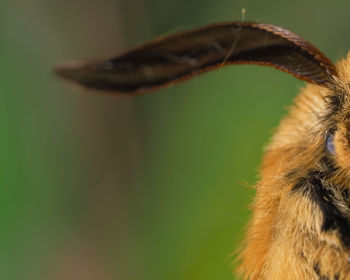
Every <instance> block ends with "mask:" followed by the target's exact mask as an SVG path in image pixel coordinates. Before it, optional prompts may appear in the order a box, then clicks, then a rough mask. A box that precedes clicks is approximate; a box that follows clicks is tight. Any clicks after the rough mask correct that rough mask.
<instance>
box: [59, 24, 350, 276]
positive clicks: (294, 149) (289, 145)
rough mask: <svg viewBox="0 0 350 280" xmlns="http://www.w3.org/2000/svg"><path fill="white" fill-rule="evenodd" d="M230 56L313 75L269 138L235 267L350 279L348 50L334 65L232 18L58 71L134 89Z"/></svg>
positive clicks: (280, 35) (77, 79)
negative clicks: (238, 264)
mask: <svg viewBox="0 0 350 280" xmlns="http://www.w3.org/2000/svg"><path fill="white" fill-rule="evenodd" d="M229 64H259V65H265V66H272V67H274V68H277V69H279V70H282V71H284V72H287V73H290V74H292V75H293V76H295V77H296V78H298V79H301V80H304V81H306V82H307V83H308V84H307V85H306V87H305V88H304V89H303V90H302V91H301V93H300V94H299V95H298V96H297V98H296V99H295V101H294V104H293V106H292V107H291V108H290V110H289V113H288V115H287V116H286V117H284V118H283V119H282V121H281V123H280V125H279V127H278V129H277V131H276V133H275V135H274V136H273V138H272V140H271V142H270V144H269V145H268V146H267V149H266V153H265V155H264V157H263V162H262V166H261V169H260V178H261V179H260V180H259V182H258V183H257V184H256V186H255V188H256V195H255V198H254V201H253V207H252V212H253V214H252V218H251V220H250V222H249V224H248V227H247V231H246V234H245V239H244V242H243V244H242V250H241V253H240V257H239V260H240V266H239V268H238V272H237V273H238V274H240V275H241V276H242V277H243V278H244V279H253V280H254V279H268V280H270V279H324V280H325V279H329V280H332V279H333V280H340V279H350V197H349V190H350V56H348V58H345V59H342V60H341V61H339V62H338V63H337V65H336V66H335V65H334V64H333V63H332V62H331V61H330V60H329V59H328V58H327V57H326V56H325V55H324V54H323V53H322V52H320V51H319V50H318V49H317V48H316V47H314V46H313V45H312V44H310V43H309V42H307V41H306V40H305V39H303V38H301V37H300V36H298V35H296V34H294V33H292V32H291V31H288V30H286V29H284V28H281V27H278V26H274V25H271V24H263V23H254V22H229V23H219V24H211V25H207V26H204V27H201V28H198V29H194V30H189V31H184V32H180V33H176V34H173V35H170V36H165V37H162V38H159V39H155V40H153V41H151V42H149V43H146V44H144V45H141V46H138V47H136V48H133V49H130V50H127V51H126V52H124V53H122V54H120V55H119V56H115V57H110V58H106V59H101V60H96V61H86V62H72V63H65V64H63V65H61V66H58V67H57V68H56V69H55V72H56V74H57V75H58V76H60V77H61V78H63V79H65V80H68V81H70V82H72V83H74V84H76V85H79V86H81V87H83V88H85V89H92V90H95V91H100V92H109V93H112V94H116V95H124V96H134V95H140V94H144V93H147V92H152V91H154V90H157V89H159V88H163V87H168V86H171V85H174V84H177V83H179V82H182V81H185V80H187V79H190V78H192V77H196V76H198V75H200V74H201V73H204V72H207V71H210V70H213V69H216V68H220V67H222V66H224V65H229ZM237 94H239V93H237Z"/></svg>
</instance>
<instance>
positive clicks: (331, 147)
mask: <svg viewBox="0 0 350 280" xmlns="http://www.w3.org/2000/svg"><path fill="white" fill-rule="evenodd" d="M326 147H327V150H328V152H330V153H331V154H332V155H335V147H334V134H329V135H327V139H326Z"/></svg>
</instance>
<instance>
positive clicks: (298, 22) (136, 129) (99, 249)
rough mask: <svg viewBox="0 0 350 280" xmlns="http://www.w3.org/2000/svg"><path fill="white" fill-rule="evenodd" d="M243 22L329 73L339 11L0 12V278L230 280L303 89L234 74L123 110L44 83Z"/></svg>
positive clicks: (60, 2)
mask: <svg viewBox="0 0 350 280" xmlns="http://www.w3.org/2000/svg"><path fill="white" fill-rule="evenodd" d="M242 8H245V9H246V15H245V20H249V21H261V22H266V23H273V24H276V25H280V26H283V27H285V28H288V29H291V30H292V31H294V32H296V33H297V34H300V35H302V36H303V37H305V38H307V39H308V40H310V41H311V42H313V43H314V44H315V45H316V46H318V47H319V48H320V49H321V50H322V51H323V52H325V53H326V54H327V55H328V56H329V57H330V58H331V59H332V60H333V61H335V60H337V59H339V58H340V57H342V56H344V55H346V53H347V50H348V49H349V48H350V36H349V32H348V31H349V26H350V21H349V8H350V4H349V1H345V0H344V1H331V2H329V1H316V0H311V1H288V2H287V1H280V0H278V1H272V0H265V1H260V0H256V1H253V0H252V1H250V0H245V1H243V0H239V1H235V0H220V1H209V0H201V1H198V0H177V1H165V0H99V1H93V0H1V3H0V94H1V102H0V127H1V137H0V155H1V161H0V164H1V168H0V278H1V279H16V280H17V279H18V280H23V279H26V280H29V279H35V280H41V279H45V280H58V279H60V280H61V279H68V280H70V279H87V280H97V279H99V280H112V279H113V280H115V279H118V280H136V279H143V280H160V279H167V280H186V279H188V280H193V279H201V280H206V279H208V280H209V279H210V280H213V279H221V280H224V279H227V280H228V279H235V277H234V276H233V269H234V263H233V261H234V257H235V254H234V251H235V250H237V248H238V246H239V245H238V244H239V240H240V238H241V236H242V233H243V232H244V226H245V224H246V222H247V219H248V218H249V215H250V214H249V208H248V205H249V202H250V201H251V199H252V197H253V195H254V190H253V189H252V188H251V186H253V185H254V182H256V180H257V179H258V167H259V164H260V159H261V156H262V154H263V147H264V145H266V143H267V142H268V140H269V138H270V136H271V134H272V132H273V128H274V127H276V126H277V124H278V122H279V120H280V118H281V116H283V114H285V111H286V110H285V109H286V107H287V106H288V105H290V104H291V102H292V100H293V98H294V96H296V94H297V92H298V90H299V89H300V88H301V87H302V86H303V84H304V83H303V82H300V81H298V80H297V79H295V78H293V77H291V76H289V75H287V74H285V73H282V72H279V71H277V70H275V69H270V68H265V67H257V66H231V67H226V68H224V69H221V70H219V71H214V72H211V73H208V74H205V75H203V76H200V77H198V78H196V79H193V80H191V81H188V82H186V83H183V84H180V85H178V86H176V87H173V88H169V89H164V90H161V91H159V92H157V93H154V94H152V95H146V96H142V97H139V98H136V99H125V98H118V97H113V96H109V95H95V94H91V93H87V94H84V93H81V92H76V91H74V90H72V89H70V88H68V87H66V86H65V85H64V84H62V83H61V81H59V80H58V79H56V78H55V77H54V76H53V74H52V72H51V69H52V66H53V65H55V64H56V63H58V62H61V61H64V60H69V59H87V58H96V57H99V56H101V55H102V56H105V55H108V54H115V53H118V52H120V51H121V50H123V49H125V48H127V47H130V46H133V45H135V44H137V43H141V42H144V41H146V40H149V39H152V38H154V37H155V36H158V35H162V34H166V33H171V32H174V31H177V30H182V29H187V28H193V27H197V26H200V25H203V24H207V23H212V22H220V21H233V20H240V19H242V15H241V9H242Z"/></svg>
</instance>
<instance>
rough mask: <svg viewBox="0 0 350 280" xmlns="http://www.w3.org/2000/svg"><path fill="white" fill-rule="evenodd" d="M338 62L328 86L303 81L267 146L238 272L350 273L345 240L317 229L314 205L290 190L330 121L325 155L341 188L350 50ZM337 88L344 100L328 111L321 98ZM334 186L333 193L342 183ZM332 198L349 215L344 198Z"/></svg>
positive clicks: (349, 153)
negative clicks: (329, 140)
mask: <svg viewBox="0 0 350 280" xmlns="http://www.w3.org/2000/svg"><path fill="white" fill-rule="evenodd" d="M337 69H338V71H339V75H338V77H333V86H332V88H330V89H329V88H326V87H321V86H317V85H311V84H309V85H307V86H306V87H305V88H304V89H303V90H302V92H301V94H300V95H299V96H298V97H297V98H296V100H295V102H294V105H293V106H292V107H291V108H290V111H289V114H288V116H287V117H285V118H284V119H283V120H282V122H281V124H280V126H279V127H278V129H277V132H276V134H275V135H274V137H273V139H272V142H271V143H270V144H269V145H268V147H267V149H266V154H265V156H264V159H263V164H262V168H261V174H260V176H261V180H260V181H259V182H258V184H257V185H256V196H255V200H254V203H253V207H252V208H253V216H252V219H251V221H250V223H249V225H248V229H247V233H246V237H245V241H244V244H243V246H242V247H243V249H242V251H241V255H240V260H241V265H240V267H239V269H238V273H239V274H241V275H242V277H243V278H244V279H251V280H255V279H261V280H263V279H264V280H265V279H268V280H273V279H286V280H287V279H311V280H312V279H329V280H331V279H334V280H336V279H338V280H340V279H350V262H349V260H350V259H349V257H350V251H349V248H345V247H344V246H343V244H342V242H341V240H340V238H339V234H338V232H337V231H336V230H330V231H322V230H321V228H322V220H323V217H322V213H321V211H320V209H319V207H318V205H316V204H315V203H314V202H312V201H311V200H310V199H309V198H307V197H306V196H305V195H303V194H302V193H299V192H293V191H292V189H293V187H294V186H295V185H296V184H297V181H298V180H299V179H300V178H302V177H304V176H306V175H307V174H306V173H307V172H308V170H311V169H322V166H320V159H321V158H322V157H323V156H324V153H326V152H327V150H326V149H325V137H326V134H327V131H328V130H329V129H330V126H331V125H334V124H335V126H336V128H335V131H336V132H335V135H334V146H335V154H334V155H327V156H331V157H332V159H333V160H334V162H335V164H336V166H337V167H339V168H338V169H337V171H336V172H335V173H334V175H333V176H332V178H330V179H329V180H330V183H334V185H337V184H338V183H339V182H342V184H341V185H342V188H344V182H350V146H349V141H350V138H349V136H350V130H349V129H350V121H349V117H350V87H349V85H350V54H349V55H348V57H347V58H346V59H344V60H342V61H340V62H339V63H338V65H337ZM339 93H342V94H343V95H344V96H343V99H344V106H343V108H342V110H340V111H339V112H337V113H336V114H334V115H329V107H328V106H327V98H328V97H329V96H331V95H334V94H339ZM345 187H347V188H349V189H350V184H348V185H347V186H345ZM333 191H334V194H335V196H338V195H340V192H341V189H334V190H333ZM337 206H338V208H339V209H340V211H341V212H342V213H343V214H344V215H345V216H346V218H347V219H348V220H350V210H349V206H348V204H344V205H337ZM349 235H350V232H349ZM322 277H323V278H322Z"/></svg>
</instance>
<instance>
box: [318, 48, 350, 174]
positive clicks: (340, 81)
mask: <svg viewBox="0 0 350 280" xmlns="http://www.w3.org/2000/svg"><path fill="white" fill-rule="evenodd" d="M329 88H330V91H329V93H327V94H326V98H325V100H326V110H327V111H326V114H325V120H324V122H325V125H326V127H325V129H326V130H327V131H326V133H325V135H326V136H325V144H326V151H327V153H328V154H329V156H330V157H332V158H333V159H334V161H335V163H336V165H337V166H339V167H340V169H341V170H343V171H345V173H347V174H349V175H350V53H349V54H348V57H347V58H346V59H343V60H341V61H340V62H339V63H338V65H337V76H334V77H333V78H332V82H331V83H330V84H329Z"/></svg>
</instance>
